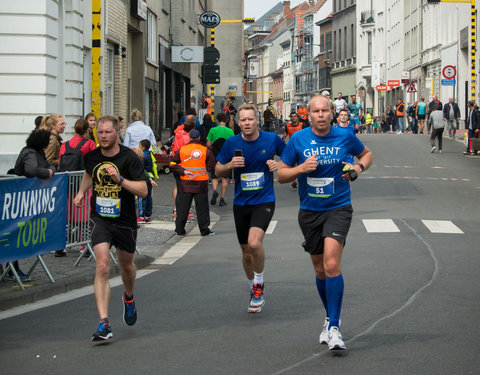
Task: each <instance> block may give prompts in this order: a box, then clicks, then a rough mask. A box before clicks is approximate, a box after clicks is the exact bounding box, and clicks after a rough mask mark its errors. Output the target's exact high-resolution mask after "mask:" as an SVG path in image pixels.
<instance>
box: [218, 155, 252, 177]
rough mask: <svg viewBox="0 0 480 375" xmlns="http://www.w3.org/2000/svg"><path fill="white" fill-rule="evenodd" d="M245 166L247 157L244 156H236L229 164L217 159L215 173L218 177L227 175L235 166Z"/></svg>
mask: <svg viewBox="0 0 480 375" xmlns="http://www.w3.org/2000/svg"><path fill="white" fill-rule="evenodd" d="M244 166H245V158H244V157H243V156H234V157H233V158H232V160H230V161H229V162H228V163H227V164H222V163H220V162H219V161H217V164H216V165H215V175H216V176H218V177H226V176H227V175H228V174H229V173H230V171H231V170H232V169H233V168H242V167H244Z"/></svg>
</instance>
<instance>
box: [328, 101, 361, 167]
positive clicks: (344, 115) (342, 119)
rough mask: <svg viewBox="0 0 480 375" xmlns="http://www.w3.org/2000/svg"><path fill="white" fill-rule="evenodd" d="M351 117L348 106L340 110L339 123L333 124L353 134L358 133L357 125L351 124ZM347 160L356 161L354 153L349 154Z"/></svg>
mask: <svg viewBox="0 0 480 375" xmlns="http://www.w3.org/2000/svg"><path fill="white" fill-rule="evenodd" d="M349 117H350V112H349V111H348V109H346V108H343V109H341V110H340V112H338V116H337V120H338V124H337V125H333V127H334V128H336V127H338V128H342V129H345V130H346V131H348V132H350V133H352V134H353V135H356V134H357V129H355V126H353V125H350V124H349V121H348V120H349ZM345 161H347V162H349V163H351V164H353V161H354V160H353V155H349V156H348V158H347V160H345Z"/></svg>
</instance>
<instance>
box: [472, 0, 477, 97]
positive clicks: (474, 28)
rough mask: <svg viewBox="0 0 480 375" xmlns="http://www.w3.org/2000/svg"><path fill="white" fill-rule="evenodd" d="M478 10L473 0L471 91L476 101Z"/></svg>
mask: <svg viewBox="0 0 480 375" xmlns="http://www.w3.org/2000/svg"><path fill="white" fill-rule="evenodd" d="M475 13H476V11H475V0H472V3H471V16H472V19H471V20H472V25H471V27H472V32H471V38H472V42H471V43H472V46H471V47H472V54H471V65H472V78H471V80H472V93H471V100H473V101H475V89H476V74H475V53H476V45H475V34H476V27H475V19H476V14H475Z"/></svg>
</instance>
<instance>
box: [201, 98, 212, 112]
mask: <svg viewBox="0 0 480 375" xmlns="http://www.w3.org/2000/svg"><path fill="white" fill-rule="evenodd" d="M203 100H204V103H205V109H206V110H207V113H208V114H209V115H212V112H213V102H212V99H210V97H209V96H208V95H207V94H205V98H204V99H203Z"/></svg>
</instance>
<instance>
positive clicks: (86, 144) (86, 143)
mask: <svg viewBox="0 0 480 375" xmlns="http://www.w3.org/2000/svg"><path fill="white" fill-rule="evenodd" d="M89 129H90V125H89V123H88V121H87V120H85V119H83V118H81V119H78V120H77V122H75V125H74V127H73V130H74V131H75V135H74V136H73V137H72V138H71V139H70V140H69V141H67V142H64V143H62V145H61V146H60V154H59V165H60V166H61V163H62V156H63V155H64V154H65V150H66V147H67V145H68V146H69V147H70V148H73V149H75V148H77V147H78V146H79V145H80V143H81V144H82V145H81V146H80V152H81V153H82V155H84V156H85V154H86V153H87V152H90V151H93V150H95V149H96V148H97V145H96V144H95V142H93V141H92V140H91V139H88V138H87V135H88V132H89Z"/></svg>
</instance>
